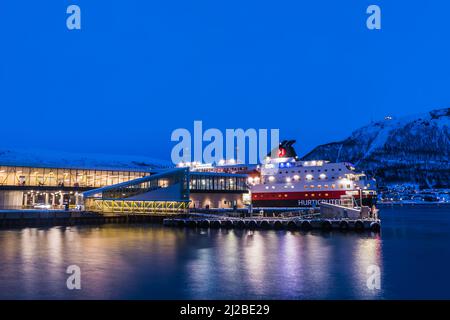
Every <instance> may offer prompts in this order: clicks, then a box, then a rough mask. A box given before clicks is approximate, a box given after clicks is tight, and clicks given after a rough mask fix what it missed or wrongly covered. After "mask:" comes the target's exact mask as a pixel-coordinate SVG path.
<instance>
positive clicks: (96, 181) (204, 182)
mask: <svg viewBox="0 0 450 320" xmlns="http://www.w3.org/2000/svg"><path fill="white" fill-rule="evenodd" d="M249 199H250V197H249V194H248V188H247V175H246V174H235V173H227V172H224V171H223V170H219V171H218V172H213V171H211V170H208V171H194V170H193V169H192V168H186V167H185V168H173V166H171V165H170V164H168V163H165V162H161V161H156V160H153V159H146V158H144V159H142V158H137V159H136V157H121V156H106V155H101V156H92V157H91V158H89V157H86V156H85V155H82V156H79V155H73V154H61V153H58V154H52V153H48V152H36V153H27V152H10V151H8V152H4V151H0V209H24V208H29V209H32V208H41V209H52V208H54V209H57V208H64V207H65V206H66V205H68V206H69V207H70V208H79V207H80V206H82V205H85V201H84V200H86V203H87V206H88V207H89V206H91V207H92V205H97V206H107V205H108V204H111V203H113V204H115V205H118V204H119V202H120V201H122V204H124V203H125V204H127V201H128V202H129V204H130V205H137V204H138V203H141V202H138V201H144V202H145V204H146V205H148V204H150V205H169V206H170V205H175V203H177V204H180V203H183V205H182V207H187V208H233V207H243V206H244V205H245V203H246V202H247V201H250V200H249ZM130 201H131V202H130ZM180 201H181V202H180ZM144 202H142V203H144ZM102 208H103V209H104V210H106V209H108V208H107V207H102Z"/></svg>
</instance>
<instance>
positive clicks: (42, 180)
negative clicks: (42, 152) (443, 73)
mask: <svg viewBox="0 0 450 320" xmlns="http://www.w3.org/2000/svg"><path fill="white" fill-rule="evenodd" d="M148 175H150V173H149V172H140V171H114V170H87V169H63V168H33V167H12V166H0V186H33V187H84V188H101V187H104V186H109V185H113V184H118V183H122V182H126V181H130V180H134V179H138V178H142V177H144V176H148Z"/></svg>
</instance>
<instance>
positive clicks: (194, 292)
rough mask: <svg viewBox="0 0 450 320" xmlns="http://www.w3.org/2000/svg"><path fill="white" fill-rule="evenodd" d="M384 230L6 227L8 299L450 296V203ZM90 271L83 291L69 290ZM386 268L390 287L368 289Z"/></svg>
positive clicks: (406, 210)
mask: <svg viewBox="0 0 450 320" xmlns="http://www.w3.org/2000/svg"><path fill="white" fill-rule="evenodd" d="M381 216H382V218H383V227H382V233H381V234H378V235H376V234H366V233H365V234H355V233H348V234H342V233H340V232H333V233H327V234H323V233H320V232H313V233H303V232H289V231H256V232H249V231H239V230H229V231H226V230H208V231H207V230H203V231H202V230H191V229H171V228H164V227H162V226H157V225H148V226H127V225H106V226H100V227H86V226H83V227H53V228H44V229H39V228H27V229H15V230H2V231H0V271H1V272H0V298H3V299H5V298H7V299H11V298H12V299H17V298H19V299H30V298H43V299H51V298H57V299H63V298H68V299H82V298H87V299H99V298H114V299H156V298H158V299H259V298H263V299H330V298H331V299H336V298H339V299H355V298H356V299H380V298H381V299H405V298H447V299H449V298H450V207H449V206H447V207H396V208H382V212H381ZM72 264H76V265H78V266H79V267H80V268H81V272H82V274H81V285H82V289H81V290H80V291H76V290H74V291H70V290H68V289H67V288H66V279H67V276H68V275H67V274H66V273H65V271H66V268H67V266H69V265H72ZM373 264H375V265H378V266H379V267H380V268H381V289H380V290H376V289H375V290H370V289H368V287H367V285H366V281H367V277H368V274H367V267H368V266H369V265H373Z"/></svg>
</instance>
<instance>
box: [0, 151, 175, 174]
mask: <svg viewBox="0 0 450 320" xmlns="http://www.w3.org/2000/svg"><path fill="white" fill-rule="evenodd" d="M0 165H10V166H24V167H39V168H43V167H45V168H65V169H97V170H124V171H126V170H137V171H150V170H154V169H162V168H168V167H172V166H173V165H172V164H171V163H169V162H168V161H163V160H157V159H153V158H149V157H144V156H124V155H110V154H89V153H86V154H78V153H69V152H61V151H54V150H33V149H29V150H20V149H18V150H5V149H0Z"/></svg>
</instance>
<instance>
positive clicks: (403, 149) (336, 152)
mask: <svg viewBox="0 0 450 320" xmlns="http://www.w3.org/2000/svg"><path fill="white" fill-rule="evenodd" d="M449 124H450V108H445V109H440V110H434V111H431V112H429V113H426V114H420V115H416V116H409V117H405V118H399V119H390V120H384V121H379V122H375V123H371V124H369V125H366V126H364V127H362V128H360V129H358V130H356V131H355V132H353V133H352V134H351V136H350V137H348V138H347V139H345V140H343V141H339V142H332V143H328V144H324V145H321V146H318V147H316V148H315V149H314V150H312V151H311V152H310V153H308V154H306V155H305V156H304V157H303V159H305V160H311V159H323V160H330V161H349V162H352V163H354V164H355V165H356V167H358V168H359V169H360V170H364V171H366V172H367V173H371V174H373V175H375V176H376V177H377V179H378V180H379V182H381V183H391V182H412V183H418V184H420V185H422V186H424V187H442V186H445V187H450V164H449V159H450V129H449Z"/></svg>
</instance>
